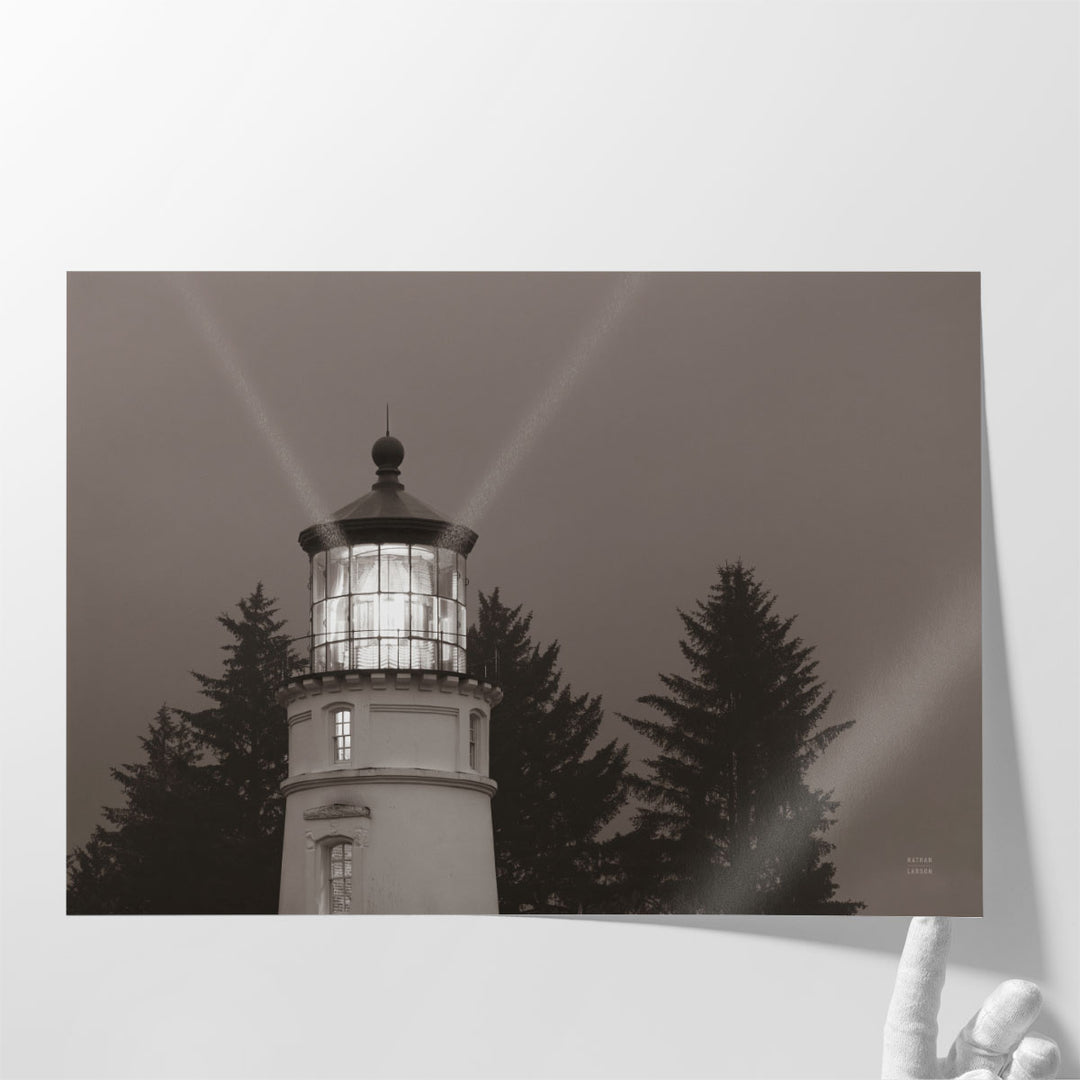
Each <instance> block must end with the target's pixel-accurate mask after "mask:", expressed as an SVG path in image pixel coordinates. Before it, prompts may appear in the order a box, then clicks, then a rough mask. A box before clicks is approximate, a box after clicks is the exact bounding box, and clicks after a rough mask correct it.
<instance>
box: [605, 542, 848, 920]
mask: <svg viewBox="0 0 1080 1080" xmlns="http://www.w3.org/2000/svg"><path fill="white" fill-rule="evenodd" d="M774 603H775V597H774V596H773V595H772V594H771V593H769V592H768V591H767V590H766V589H765V588H763V586H762V585H761V584H760V583H759V582H758V581H757V580H756V579H755V577H754V574H753V571H752V570H750V569H748V568H746V567H744V566H743V565H742V564H741V563H734V564H732V563H728V564H725V565H724V566H721V567H720V568H719V581H718V582H716V583H715V584H714V585H713V586H712V587H711V589H710V592H709V597H708V599H707V600H706V601H704V602H699V603H698V604H697V607H696V611H695V612H694V613H692V614H686V613H684V612H680V613H679V614H680V616H681V618H682V621H683V626H684V628H685V631H686V637H685V639H684V640H682V641H681V642H680V647H681V649H682V653H683V655H684V656H685V658H686V660H687V662H688V663H689V665H690V670H691V674H690V677H684V676H681V675H670V674H669V675H661V676H660V680H661V682H662V683H663V684H664V686H665V687H666V689H667V691H668V693H667V694H664V695H661V694H649V695H646V696H645V697H642V698H640V699H639V700H640V702H641V703H642V704H645V705H651V706H652V707H654V708H655V709H657V710H658V711H659V712H660V713H662V714H663V716H664V717H665V718H666V719H664V720H640V719H632V718H630V717H624V718H623V719H625V720H627V722H628V723H629V724H630V725H631V726H632V727H633V728H634V730H635V731H638V732H640V733H641V734H643V735H645V736H647V737H648V739H649V740H650V741H651V742H653V743H654V744H655V745H656V746H657V747H658V749H659V753H658V754H657V756H656V757H654V758H651V759H649V760H648V761H647V762H646V764H647V765H648V766H649V768H650V770H651V775H649V776H647V777H636V776H635V777H632V778H631V784H632V786H633V788H634V790H635V792H636V793H637V794H638V795H640V796H641V798H642V799H643V800H644V803H645V805H644V806H643V807H641V808H640V809H639V810H638V811H637V814H636V816H635V819H634V832H633V833H632V834H631V835H630V836H629V837H626V838H620V844H621V849H620V855H621V861H622V866H621V868H618V872H617V875H616V876H617V878H618V883H619V887H620V888H621V889H622V891H623V894H624V896H625V897H628V899H627V900H626V902H627V903H628V904H634V905H636V907H635V909H636V910H641V911H677V912H716V913H735V912H745V913H761V914H766V913H768V914H775V913H789V914H796V913H798V914H826V913H831V914H852V913H853V912H855V911H856V910H858V909H859V908H861V907H862V906H863V905H862V904H860V903H857V902H851V901H838V900H834V899H833V896H834V895H835V893H836V889H837V886H836V883H835V882H834V881H833V875H834V873H835V867H834V866H833V864H832V863H831V862H829V861H828V859H827V856H828V855H829V854H830V852H831V851H832V850H833V847H834V845H833V844H831V843H829V842H828V841H827V840H826V839H825V838H824V834H825V833H826V831H827V830H828V828H829V827H830V826H831V825H832V824H833V823H834V821H835V816H834V815H835V811H836V809H837V804H836V803H835V802H834V801H833V800H832V798H831V793H828V792H823V791H817V790H812V789H811V788H810V787H809V786H808V785H807V784H806V781H805V776H806V771H807V769H808V768H809V766H810V764H811V763H812V762H813V761H814V760H815V759H816V758H817V757H818V756H819V755H820V754H821V753H822V752H823V751H824V750H825V749H826V747H828V745H829V744H830V743H831V742H832V741H833V740H834V739H835V738H836V737H837V736H838V735H839V734H840V733H841V732H842V731H844V730H846V729H847V728H849V727H850V726H851V723H852V722H853V721H849V722H848V723H843V724H833V725H831V726H826V727H823V726H822V723H823V721H824V718H825V714H826V711H827V710H828V707H829V702H830V700H831V698H832V694H831V693H827V692H826V691H825V688H824V686H823V685H822V683H821V682H820V681H819V680H818V678H817V676H816V668H817V661H816V660H812V659H811V656H812V654H813V649H812V648H811V647H809V646H805V645H804V644H803V643H802V641H801V640H800V639H799V638H797V637H793V636H792V635H791V627H792V624H793V623H794V621H795V620H794V618H788V619H781V618H780V617H779V616H778V615H776V614H774V613H773V606H774Z"/></svg>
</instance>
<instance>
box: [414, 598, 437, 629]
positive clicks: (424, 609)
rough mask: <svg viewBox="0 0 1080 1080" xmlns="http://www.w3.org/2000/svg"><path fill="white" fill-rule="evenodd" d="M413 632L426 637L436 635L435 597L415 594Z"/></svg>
mask: <svg viewBox="0 0 1080 1080" xmlns="http://www.w3.org/2000/svg"><path fill="white" fill-rule="evenodd" d="M412 632H413V633H414V634H422V635H424V636H425V637H428V636H430V637H434V636H435V597H433V596H416V595H415V594H414V595H413V598H412Z"/></svg>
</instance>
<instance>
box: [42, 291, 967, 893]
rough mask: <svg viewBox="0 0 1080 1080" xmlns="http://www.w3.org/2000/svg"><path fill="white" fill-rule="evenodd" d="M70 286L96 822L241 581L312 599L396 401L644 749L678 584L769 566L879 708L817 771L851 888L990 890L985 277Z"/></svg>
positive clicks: (829, 656) (411, 444)
mask: <svg viewBox="0 0 1080 1080" xmlns="http://www.w3.org/2000/svg"><path fill="white" fill-rule="evenodd" d="M68 314H69V323H68V342H69V350H68V357H69V383H68V415H69V420H68V433H69V442H68V454H69V459H68V460H69V486H68V694H69V699H68V777H69V783H68V828H69V842H70V843H71V844H80V843H82V842H84V841H85V839H86V838H87V836H88V835H89V832H90V830H91V829H92V827H93V825H94V824H95V823H96V822H97V821H98V820H99V808H100V806H101V805H102V804H103V803H105V804H112V803H116V802H117V801H118V790H117V787H116V785H115V784H114V783H113V782H112V781H111V780H110V778H109V775H108V767H109V766H110V765H113V764H116V763H118V762H121V761H132V760H136V759H137V758H138V756H139V749H138V743H137V737H138V735H139V734H141V733H143V732H144V731H145V728H146V725H147V724H148V722H149V721H150V719H151V718H152V716H153V714H154V712H155V710H156V709H157V707H158V706H159V705H160V704H161V703H162V702H163V701H164V702H168V703H169V704H170V705H176V706H182V707H199V706H200V705H201V704H202V703H203V699H200V698H199V696H198V694H197V690H196V686H195V682H194V680H193V679H192V678H191V676H190V674H188V672H189V671H190V670H192V669H195V670H199V671H206V672H216V670H217V669H218V665H219V663H220V656H221V653H220V650H219V646H220V645H221V644H223V642H224V640H225V639H224V637H223V636H222V632H221V628H220V627H219V626H218V625H217V623H216V622H215V616H216V615H217V614H219V613H220V612H222V611H224V610H226V609H227V608H230V607H232V606H233V605H234V604H235V602H236V601H237V600H238V599H239V598H240V597H241V596H244V595H246V594H247V593H249V592H250V591H251V590H252V588H253V587H254V585H255V583H256V582H257V581H259V580H262V581H263V582H264V583H265V585H266V587H267V589H268V590H269V591H270V593H271V594H272V595H275V596H277V597H279V599H280V607H281V612H282V614H283V615H284V616H285V617H287V619H288V620H289V625H290V628H291V629H292V631H293V633H295V634H301V633H304V632H306V619H307V616H306V612H305V602H306V584H307V562H306V558H305V556H304V554H303V552H302V551H301V550H300V548H299V546H298V545H297V542H296V537H297V534H298V533H299V532H300V530H301V529H303V528H304V527H305V526H307V525H309V524H312V523H313V521H314V520H315V519H316V518H318V517H319V516H321V515H322V514H324V513H327V512H329V511H332V510H334V509H337V508H338V507H340V506H342V505H344V504H345V503H348V502H349V501H351V500H352V499H354V498H355V497H357V496H358V495H360V494H362V493H363V492H365V491H366V490H368V488H369V487H370V484H371V483H372V481H373V479H374V475H373V466H372V464H371V458H370V447H371V443H372V442H373V441H374V439H375V438H376V437H377V436H378V435H379V434H381V432H382V427H383V422H384V421H383V415H384V405H385V403H386V402H387V401H389V402H390V405H391V427H392V430H393V433H394V434H395V435H397V436H398V437H399V438H400V439H401V440H402V441H403V443H404V445H405V451H406V453H405V461H404V465H403V469H402V479H403V481H404V483H405V485H406V488H407V489H408V490H410V491H412V492H413V493H415V494H416V495H418V496H419V497H420V498H422V499H424V500H425V501H426V502H428V503H430V504H431V505H433V506H434V507H436V508H437V509H439V510H440V511H442V512H443V513H444V514H447V515H450V516H453V517H457V518H459V519H461V518H464V519H465V520H466V523H467V524H469V525H471V526H472V527H473V528H475V529H476V531H477V532H478V533H479V534H480V539H479V542H478V543H477V545H476V548H475V549H474V551H473V554H472V556H471V557H470V560H469V575H470V579H471V586H470V598H471V600H473V599H474V598H475V595H476V590H477V589H481V590H484V591H489V590H490V589H491V588H493V587H494V586H496V585H498V586H500V587H501V589H502V595H503V599H504V600H505V601H507V602H509V603H513V604H517V603H519V602H521V603H524V604H525V606H526V607H527V608H531V609H532V610H533V611H534V613H535V619H534V635H535V637H536V638H537V639H538V640H540V641H543V642H546V641H549V640H551V639H552V638H557V639H558V640H559V641H560V642H561V644H562V654H561V662H562V667H563V671H564V674H565V676H566V677H567V679H568V680H569V681H570V682H571V683H572V685H573V687H574V688H575V690H578V691H582V690H588V691H589V692H591V693H599V694H602V695H603V698H604V702H605V706H606V709H607V717H608V718H607V720H606V732H605V734H606V735H607V736H608V737H610V736H611V735H618V736H619V737H620V738H625V739H628V740H630V741H631V742H632V746H633V748H634V751H635V753H637V752H639V751H640V750H641V744H640V743H638V742H637V741H636V736H634V737H632V736H631V733H630V730H629V728H628V727H627V726H626V725H624V724H622V723H621V722H619V721H618V720H617V719H616V717H615V713H616V712H627V713H631V714H635V715H643V714H644V710H643V708H642V707H641V706H638V705H637V704H636V703H635V702H636V699H637V698H638V697H639V696H640V695H642V694H645V693H649V692H653V691H656V690H658V689H659V683H658V679H657V674H658V673H659V672H661V671H683V670H684V665H683V661H682V657H681V655H680V653H679V651H678V644H677V643H678V638H679V634H680V622H679V619H678V615H677V610H676V609H677V608H680V607H681V608H688V607H691V606H692V605H693V603H694V601H695V600H696V599H697V598H699V597H703V596H704V595H705V594H706V592H707V590H708V588H709V586H710V585H711V584H712V582H713V580H714V578H715V569H716V567H717V565H718V564H719V563H721V562H723V561H726V560H733V559H736V558H741V559H743V560H744V561H745V562H747V563H749V564H751V565H753V566H754V567H756V569H757V572H758V575H759V577H760V578H761V579H762V580H763V582H764V583H765V584H766V586H767V587H768V588H769V589H770V590H772V591H773V592H774V593H776V595H777V611H778V612H779V613H781V614H784V615H797V616H798V618H797V621H796V624H795V629H796V631H797V632H798V634H799V635H800V636H801V637H802V638H803V639H804V640H805V641H806V642H807V643H808V644H811V645H813V646H815V647H816V650H817V651H816V655H817V659H818V660H819V661H820V668H819V674H820V675H821V677H822V678H823V680H824V681H825V683H826V684H827V685H828V687H829V688H831V689H833V690H834V691H835V698H834V701H833V705H832V708H831V712H830V721H831V722H839V721H843V720H848V719H854V720H856V721H857V723H856V725H855V727H854V728H852V729H851V730H850V731H848V732H847V733H845V734H844V735H843V736H841V738H840V739H839V740H838V741H837V742H836V743H834V744H833V746H832V748H831V749H830V750H829V752H828V754H827V755H826V757H825V758H824V759H823V760H822V762H821V763H820V764H819V765H818V766H816V767H815V772H814V773H813V774H812V779H813V780H814V782H815V783H817V784H819V785H822V786H825V787H832V788H833V789H834V790H835V796H836V798H837V799H839V801H840V803H841V809H840V824H839V825H838V826H837V827H836V828H835V829H834V830H833V832H832V834H831V838H832V839H833V840H834V841H836V842H837V844H838V849H837V851H836V853H835V861H836V863H837V867H838V880H839V883H840V895H841V896H843V897H851V898H854V899H861V900H864V901H866V902H867V904H868V907H867V913H868V914H886V913H910V912H922V913H930V912H936V911H942V912H948V913H954V914H964V913H969V914H970V913H976V912H978V910H979V904H980V901H979V898H980V894H981V887H980V859H981V838H980V832H979V823H980V816H981V811H980V794H979V783H980V772H981V764H980V763H981V756H980V749H979V731H980V670H979V655H980V639H979V628H980V610H979V603H980V600H979V597H980V563H979V560H980V524H979V523H980V502H979V469H980V456H979V417H980V394H979V333H980V321H979V319H980V316H979V280H978V275H976V274H702V273H692V274H691V273H688V274H645V275H640V276H626V275H615V274H551V273H548V274H449V273H448V274H404V273H402V274H291V273H290V274H262V273H255V274H196V275H172V274H73V275H70V276H69V312H68ZM59 621H60V616H59V613H58V622H59ZM913 856H931V857H932V858H933V859H934V867H935V873H934V875H933V876H932V877H928V876H912V875H908V874H907V873H906V860H907V859H908V858H909V857H913Z"/></svg>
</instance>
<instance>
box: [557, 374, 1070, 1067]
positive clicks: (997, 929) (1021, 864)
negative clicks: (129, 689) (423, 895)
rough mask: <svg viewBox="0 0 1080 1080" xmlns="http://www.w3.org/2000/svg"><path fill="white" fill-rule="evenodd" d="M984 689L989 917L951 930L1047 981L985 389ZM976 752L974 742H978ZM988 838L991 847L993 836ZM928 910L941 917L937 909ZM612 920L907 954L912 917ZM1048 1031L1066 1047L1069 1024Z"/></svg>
mask: <svg viewBox="0 0 1080 1080" xmlns="http://www.w3.org/2000/svg"><path fill="white" fill-rule="evenodd" d="M980 426H981V443H982V470H981V473H982V477H981V488H982V694H983V748H982V752H983V850H984V858H983V917H982V918H981V919H979V918H958V919H956V920H955V924H954V932H953V946H952V960H953V962H954V963H958V964H964V965H966V966H969V967H974V968H980V969H983V970H986V971H991V972H998V973H1000V974H1001V975H1002V977H1003V978H1013V977H1017V978H1028V979H1032V980H1034V981H1036V982H1037V981H1039V979H1041V978H1042V977H1043V975H1044V974H1045V970H1046V965H1045V959H1044V958H1045V953H1044V944H1043V939H1042V931H1041V927H1040V925H1039V915H1038V909H1037V906H1036V903H1035V890H1034V874H1033V868H1032V863H1031V852H1030V846H1029V844H1028V822H1027V812H1026V809H1025V805H1024V797H1023V791H1022V790H1021V785H1020V774H1019V770H1018V768H1017V753H1016V742H1017V740H1016V732H1015V725H1016V718H1015V710H1014V707H1013V698H1012V688H1011V684H1010V680H1009V667H1008V656H1007V654H1006V648H1005V627H1004V619H1003V615H1002V607H1001V587H1000V578H999V567H998V557H997V542H996V537H995V530H994V507H993V493H992V490H991V485H990V475H991V466H990V453H989V439H988V433H987V425H986V396H985V392H984V393H983V394H982V409H981V425H980ZM972 752H973V753H975V752H976V749H975V748H974V747H973V748H972ZM987 837H989V839H990V842H989V845H987V843H986V838H987ZM929 914H933V912H930V913H929ZM564 917H570V918H579V919H594V920H602V921H608V922H623V921H634V922H650V923H657V924H661V925H666V926H678V927H693V928H695V929H707V930H720V931H724V932H726V933H744V934H760V935H762V936H766V937H772V938H792V939H797V940H800V941H810V942H821V943H825V944H834V945H843V946H846V947H848V948H863V949H873V950H877V951H881V952H888V953H892V954H894V955H896V956H897V957H899V954H900V949H901V947H902V945H903V941H904V936H905V934H906V933H907V924H908V919H907V917H906V916H897V915H888V916H872V915H858V916H848V917H839V916H800V915H791V916H775V915H774V916H755V915H745V916H744V915H664V916H647V915H594V916H588V915H580V916H564ZM1049 1019H1050V1020H1051V1024H1050V1025H1047V1026H1050V1027H1053V1028H1054V1029H1055V1030H1053V1031H1048V1034H1052V1035H1054V1037H1055V1038H1058V1040H1059V1044H1062V1053H1063V1058H1064V1060H1065V1061H1066V1062H1067V1061H1070V1060H1071V1057H1074V1056H1075V1054H1074V1053H1073V1054H1070V1053H1069V1052H1068V1047H1067V1046H1066V1045H1065V1043H1067V1041H1068V1040H1067V1039H1066V1038H1065V1037H1064V1033H1063V1032H1062V1031H1061V1025H1060V1024H1056V1023H1053V1017H1050V1018H1049Z"/></svg>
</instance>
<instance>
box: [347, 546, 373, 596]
mask: <svg viewBox="0 0 1080 1080" xmlns="http://www.w3.org/2000/svg"><path fill="white" fill-rule="evenodd" d="M352 591H353V592H354V593H373V592H378V591H379V545H378V544H353V548H352Z"/></svg>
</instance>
